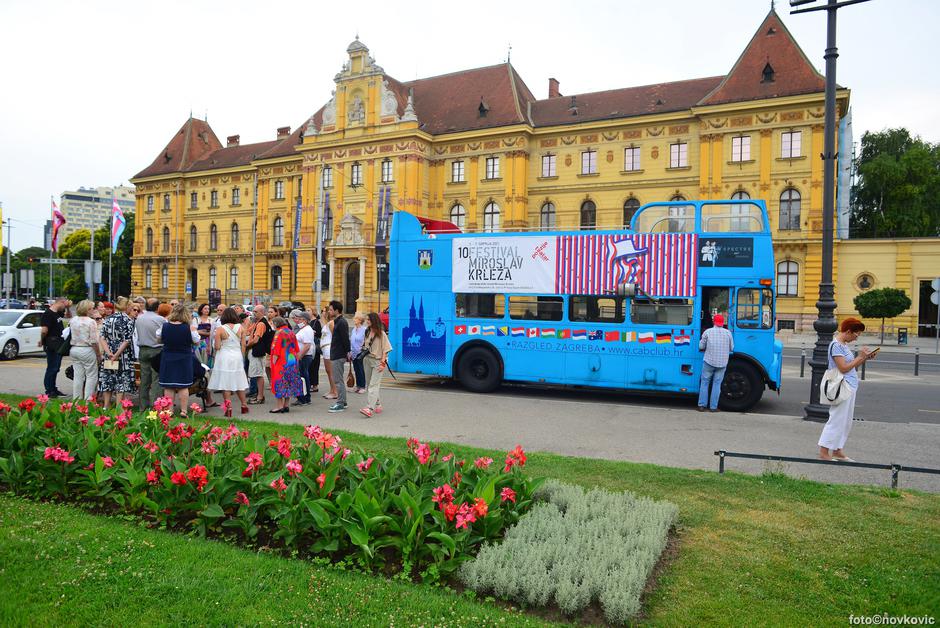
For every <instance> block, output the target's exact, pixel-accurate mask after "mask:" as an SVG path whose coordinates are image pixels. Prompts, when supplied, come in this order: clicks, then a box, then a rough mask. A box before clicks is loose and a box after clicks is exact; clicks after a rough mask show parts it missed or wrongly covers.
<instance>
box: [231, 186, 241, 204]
mask: <svg viewBox="0 0 940 628" xmlns="http://www.w3.org/2000/svg"><path fill="white" fill-rule="evenodd" d="M241 204H242V191H241V188H232V205H241Z"/></svg>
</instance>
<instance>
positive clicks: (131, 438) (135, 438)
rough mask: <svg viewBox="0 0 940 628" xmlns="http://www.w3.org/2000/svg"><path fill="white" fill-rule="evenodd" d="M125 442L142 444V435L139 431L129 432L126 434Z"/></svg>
mask: <svg viewBox="0 0 940 628" xmlns="http://www.w3.org/2000/svg"><path fill="white" fill-rule="evenodd" d="M127 444H128V445H143V444H144V437H143V435H141V433H140V432H131V433H130V434H128V435H127Z"/></svg>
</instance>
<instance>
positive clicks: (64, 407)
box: [59, 401, 73, 412]
mask: <svg viewBox="0 0 940 628" xmlns="http://www.w3.org/2000/svg"><path fill="white" fill-rule="evenodd" d="M72 405H73V404H72V402H71V401H67V402H65V403H63V404H62V405H60V406H59V410H62V412H68V411H69V410H71V409H72Z"/></svg>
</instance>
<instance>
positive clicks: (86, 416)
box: [78, 414, 91, 425]
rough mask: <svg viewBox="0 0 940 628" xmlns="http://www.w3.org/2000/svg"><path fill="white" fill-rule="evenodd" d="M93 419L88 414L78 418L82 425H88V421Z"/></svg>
mask: <svg viewBox="0 0 940 628" xmlns="http://www.w3.org/2000/svg"><path fill="white" fill-rule="evenodd" d="M89 418H91V417H89V416H88V415H87V414H85V415H82V416H80V417H78V422H79V423H81V424H82V425H88V419H89Z"/></svg>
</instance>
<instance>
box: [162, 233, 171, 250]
mask: <svg viewBox="0 0 940 628" xmlns="http://www.w3.org/2000/svg"><path fill="white" fill-rule="evenodd" d="M163 252H164V253H169V252H170V228H169V227H164V228H163Z"/></svg>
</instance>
